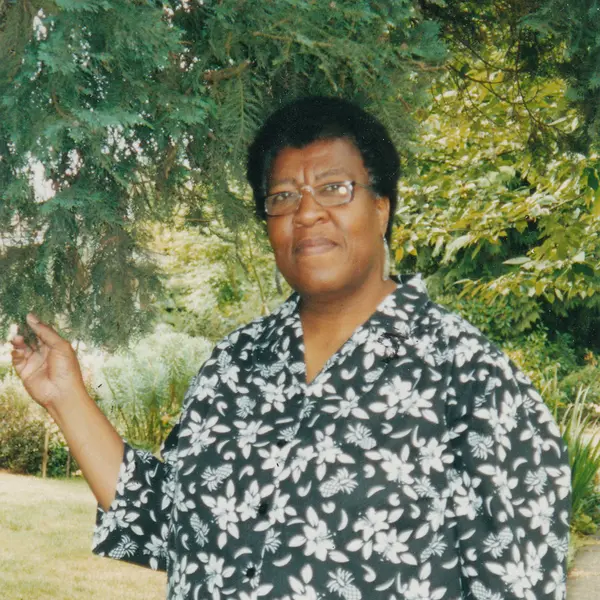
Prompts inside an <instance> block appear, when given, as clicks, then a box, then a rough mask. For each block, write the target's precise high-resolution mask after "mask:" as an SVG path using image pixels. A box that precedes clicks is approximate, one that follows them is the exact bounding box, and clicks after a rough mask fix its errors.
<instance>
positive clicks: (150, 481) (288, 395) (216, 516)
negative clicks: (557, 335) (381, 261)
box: [94, 277, 570, 600]
mask: <svg viewBox="0 0 600 600" xmlns="http://www.w3.org/2000/svg"><path fill="white" fill-rule="evenodd" d="M298 302H299V299H298V296H297V295H293V296H292V297H291V298H290V299H289V300H288V301H287V302H285V303H284V304H283V305H282V306H281V307H280V308H279V309H278V310H277V311H276V312H274V313H273V314H272V315H270V316H268V317H264V318H261V319H258V320H257V321H254V322H253V323H251V324H249V325H247V326H245V327H242V328H240V329H238V330H237V331H235V332H234V333H232V334H231V335H229V336H228V337H227V338H226V339H224V340H223V341H222V342H220V343H219V344H218V345H217V346H216V348H215V350H214V352H213V354H212V356H211V358H210V359H209V360H208V361H207V362H206V363H205V364H204V365H203V367H202V368H201V370H200V372H199V373H198V375H197V376H196V377H195V378H194V379H193V381H192V383H191V386H190V388H189V391H188V392H187V394H186V397H185V399H184V405H183V410H182V413H181V416H180V419H179V421H178V424H177V425H176V426H175V428H174V429H173V431H172V432H171V434H170V435H169V437H168V438H167V440H166V442H165V444H164V447H163V458H164V462H163V461H160V460H158V459H157V458H155V457H153V456H152V455H151V454H149V453H147V452H143V451H138V450H133V449H132V448H130V447H129V446H126V448H125V453H124V460H123V464H122V465H121V469H120V475H119V480H118V484H117V495H116V498H115V500H114V502H113V503H112V505H111V507H110V509H109V511H108V512H106V513H104V512H103V511H101V510H100V511H99V514H98V523H97V527H96V531H95V535H94V551H95V552H96V553H97V554H100V555H103V556H110V557H113V558H119V559H123V560H127V561H131V562H134V563H138V564H141V565H147V566H150V567H152V568H153V569H166V570H167V571H168V591H167V596H168V598H169V599H171V600H175V599H188V598H189V599H194V600H208V599H210V600H215V599H226V598H232V599H235V600H259V599H261V598H269V599H274V600H316V599H320V598H327V599H329V598H341V599H345V600H361V599H364V600H373V599H382V600H384V599H385V600H401V599H405V600H442V599H444V600H447V599H453V600H454V599H459V598H475V599H477V600H484V599H485V600H502V599H508V598H511V599H512V598H526V599H528V600H539V599H541V598H553V599H558V598H564V597H565V579H566V576H565V564H566V554H567V546H568V531H569V509H570V504H569V503H570V472H569V466H568V461H567V456H566V451H565V448H564V444H563V442H562V440H561V437H560V433H559V430H558V428H557V426H556V424H555V422H554V421H553V419H552V416H551V414H550V412H549V410H548V409H547V408H546V406H545V405H544V403H543V401H542V399H541V398H540V396H539V395H538V394H537V393H536V392H535V390H534V389H533V388H532V387H531V384H530V383H529V381H528V380H527V378H526V377H525V376H524V375H523V374H522V373H520V372H519V371H518V370H517V369H516V368H515V367H514V366H513V365H512V364H511V363H510V362H509V360H508V359H507V358H506V356H505V355H503V354H502V353H501V352H500V351H499V350H498V349H496V348H495V347H494V346H493V345H492V344H491V343H490V342H489V341H488V340H486V339H485V338H484V337H483V336H482V335H481V334H480V333H479V332H478V331H477V330H476V329H475V328H474V327H472V326H471V325H469V324H468V323H467V322H465V321H464V320H463V319H461V318H460V317H458V316H457V315H455V314H452V313H449V312H448V311H446V310H445V309H443V308H441V307H440V306H438V305H436V304H434V303H433V302H432V301H431V300H429V298H428V296H427V294H426V291H425V289H424V288H423V284H422V283H421V280H420V279H419V278H418V277H401V278H400V280H399V285H398V287H397V288H396V290H395V291H394V292H393V293H392V294H390V295H389V296H388V297H387V298H386V299H385V300H384V301H383V302H382V303H381V304H380V305H379V307H378V308H377V310H376V311H375V313H374V314H373V315H372V316H371V317H370V318H369V319H368V321H367V322H366V323H365V324H364V325H362V326H361V327H359V328H358V329H357V330H356V331H355V332H354V334H353V335H352V336H351V338H350V339H349V340H348V341H347V342H346V343H345V344H344V345H343V347H342V348H341V349H340V350H339V351H338V352H337V353H336V354H335V355H334V356H332V357H331V358H330V359H329V361H328V362H327V364H326V365H325V366H324V368H323V369H322V371H321V372H320V373H319V374H318V375H317V376H316V377H315V379H314V380H313V381H312V382H311V383H310V384H307V383H306V380H305V367H304V356H303V348H304V347H303V340H302V327H301V322H300V318H299V313H298Z"/></svg>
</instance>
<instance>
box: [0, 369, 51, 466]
mask: <svg viewBox="0 0 600 600" xmlns="http://www.w3.org/2000/svg"><path fill="white" fill-rule="evenodd" d="M44 434H45V423H44V420H43V418H42V417H41V415H40V414H39V413H37V411H36V409H35V407H34V406H33V403H32V401H31V400H30V399H29V397H28V396H27V394H26V392H25V390H24V389H23V387H22V386H21V384H20V381H19V380H18V379H17V378H16V377H13V376H10V375H9V376H7V377H5V378H4V380H3V381H2V382H1V383H0V468H2V469H8V470H9V471H12V472H14V473H24V474H35V473H39V471H40V467H41V464H42V454H43V451H44Z"/></svg>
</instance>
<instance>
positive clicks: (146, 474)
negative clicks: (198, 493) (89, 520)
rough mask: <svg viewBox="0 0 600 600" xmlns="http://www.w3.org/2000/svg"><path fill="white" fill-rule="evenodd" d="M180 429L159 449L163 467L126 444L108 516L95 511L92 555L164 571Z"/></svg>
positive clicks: (149, 456) (156, 459)
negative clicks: (174, 456)
mask: <svg viewBox="0 0 600 600" xmlns="http://www.w3.org/2000/svg"><path fill="white" fill-rule="evenodd" d="M178 430H179V425H176V426H175V427H174V429H173V430H172V431H171V433H170V434H169V436H168V438H167V440H166V441H165V443H164V445H163V449H162V456H163V459H164V462H163V461H161V460H159V459H158V458H156V457H155V456H153V455H152V454H151V453H149V452H146V451H143V450H135V449H133V448H132V447H131V446H129V445H128V444H125V450H124V453H123V462H122V463H121V467H120V470H119V477H118V480H117V487H116V495H115V499H114V500H113V502H112V504H111V505H110V507H109V510H108V511H106V512H105V511H103V510H102V509H101V508H100V507H99V508H98V512H97V517H96V527H95V530H94V537H93V542H92V551H93V552H94V553H95V554H98V555H99V556H108V557H110V558H115V559H120V560H124V561H127V562H131V563H134V564H138V565H142V566H146V567H150V568H152V569H155V570H163V571H164V570H166V561H167V537H168V531H169V526H168V525H169V519H170V514H171V505H172V503H173V498H174V487H175V486H174V477H173V468H172V466H171V462H172V461H171V456H172V455H174V454H175V449H176V447H177V434H178Z"/></svg>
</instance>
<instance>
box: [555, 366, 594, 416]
mask: <svg viewBox="0 0 600 600" xmlns="http://www.w3.org/2000/svg"><path fill="white" fill-rule="evenodd" d="M580 388H585V389H586V390H587V394H586V404H587V405H588V406H590V405H593V406H594V407H595V406H600V366H598V365H597V364H590V365H586V366H585V367H582V368H581V369H578V370H576V371H573V372H572V373H569V374H568V375H567V376H566V377H565V378H564V379H563V380H562V381H561V382H560V389H561V391H562V393H563V394H564V395H565V396H567V397H574V396H575V395H576V393H577V390H578V389H580Z"/></svg>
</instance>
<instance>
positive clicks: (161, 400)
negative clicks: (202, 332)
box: [93, 325, 211, 452]
mask: <svg viewBox="0 0 600 600" xmlns="http://www.w3.org/2000/svg"><path fill="white" fill-rule="evenodd" d="M210 349H211V344H210V342H208V341H206V340H204V339H201V338H193V337H191V336H189V335H186V334H184V333H176V332H173V331H172V330H170V329H169V328H168V327H167V326H164V325H161V326H159V327H158V328H157V330H156V331H155V333H154V334H152V335H150V336H148V337H147V338H144V339H142V340H141V341H140V342H139V343H138V344H137V345H136V346H135V347H133V348H132V349H131V350H130V351H129V352H127V353H120V354H117V355H114V356H112V357H110V358H109V359H107V360H106V361H105V363H104V365H103V366H102V367H101V368H99V369H97V371H96V373H95V374H94V376H93V379H94V383H93V386H94V389H95V390H96V393H97V395H98V396H99V398H100V406H101V408H102V409H103V410H104V411H105V412H106V413H107V415H108V416H109V418H110V419H111V420H112V422H113V423H114V424H115V426H116V427H117V429H118V430H119V431H120V433H121V434H122V435H123V436H124V437H125V438H126V439H127V440H128V441H129V442H130V443H132V444H134V445H136V446H138V447H141V448H146V449H149V450H151V451H153V452H155V451H156V450H158V448H159V447H160V444H161V443H162V442H163V440H164V438H165V437H166V435H167V433H168V431H169V430H170V429H171V427H172V425H173V422H174V420H175V418H176V417H177V415H178V414H179V410H180V408H181V401H182V400H183V396H184V394H185V391H186V389H187V386H188V384H189V381H190V379H191V378H192V377H193V375H194V374H195V373H196V372H197V371H198V368H199V367H200V365H201V364H202V362H204V360H206V358H207V357H208V354H209V352H210Z"/></svg>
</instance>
